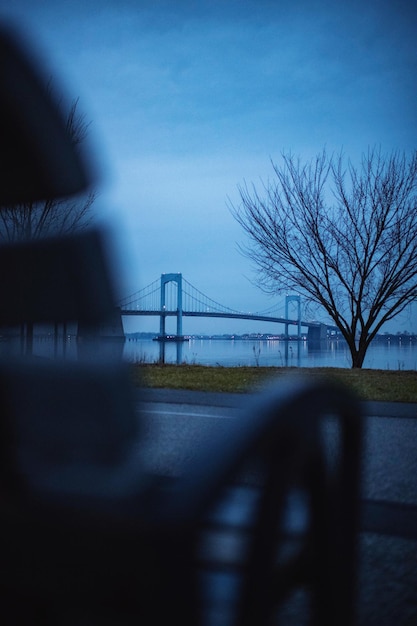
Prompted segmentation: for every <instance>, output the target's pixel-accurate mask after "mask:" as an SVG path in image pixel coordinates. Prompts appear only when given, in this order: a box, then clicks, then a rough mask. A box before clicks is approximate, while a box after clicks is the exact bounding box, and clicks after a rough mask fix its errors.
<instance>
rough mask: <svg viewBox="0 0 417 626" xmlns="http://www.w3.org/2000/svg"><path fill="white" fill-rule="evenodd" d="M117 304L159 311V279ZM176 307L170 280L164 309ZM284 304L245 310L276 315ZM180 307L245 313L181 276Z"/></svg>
mask: <svg viewBox="0 0 417 626" xmlns="http://www.w3.org/2000/svg"><path fill="white" fill-rule="evenodd" d="M119 306H120V308H121V309H123V310H136V311H159V310H160V308H161V280H160V279H156V280H154V281H153V282H152V283H150V284H149V285H147V286H146V287H144V288H143V289H140V290H138V291H136V292H134V293H132V294H131V295H129V296H126V297H125V298H123V299H122V300H120V302H119ZM177 307H178V289H177V285H176V284H174V283H172V282H170V283H167V285H166V298H165V309H166V311H175V310H176V309H177ZM283 308H284V306H283V305H281V306H278V305H277V304H274V305H273V306H271V307H269V308H267V309H264V310H262V311H256V312H253V311H252V312H247V313H248V315H271V316H276V317H282V316H283ZM182 309H183V311H188V312H194V313H210V312H211V313H213V312H216V313H226V314H232V315H233V314H237V315H240V314H242V313H246V312H244V311H238V310H237V309H232V308H231V307H228V306H225V305H224V304H221V303H220V302H217V300H214V299H213V298H210V297H209V296H207V295H206V294H204V293H203V292H202V291H200V289H197V287H195V286H194V285H192V284H191V283H190V282H189V281H188V280H186V279H185V278H182Z"/></svg>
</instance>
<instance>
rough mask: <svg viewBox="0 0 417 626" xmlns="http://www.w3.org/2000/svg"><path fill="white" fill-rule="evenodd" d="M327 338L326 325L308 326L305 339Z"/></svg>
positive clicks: (317, 339)
mask: <svg viewBox="0 0 417 626" xmlns="http://www.w3.org/2000/svg"><path fill="white" fill-rule="evenodd" d="M324 339H327V325H326V324H317V326H309V329H308V333H307V340H308V341H309V342H314V341H316V342H317V341H323V340H324Z"/></svg>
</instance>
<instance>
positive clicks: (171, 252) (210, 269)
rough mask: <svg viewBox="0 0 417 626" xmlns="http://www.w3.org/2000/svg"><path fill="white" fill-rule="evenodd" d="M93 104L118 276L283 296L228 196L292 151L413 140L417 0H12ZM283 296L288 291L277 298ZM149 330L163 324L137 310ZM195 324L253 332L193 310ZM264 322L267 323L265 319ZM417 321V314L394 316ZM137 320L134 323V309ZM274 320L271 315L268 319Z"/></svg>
mask: <svg viewBox="0 0 417 626" xmlns="http://www.w3.org/2000/svg"><path fill="white" fill-rule="evenodd" d="M0 8H1V12H0V15H2V16H3V17H7V18H14V20H15V21H17V23H18V24H19V25H20V26H21V28H24V32H26V33H27V34H28V37H29V40H30V41H31V42H32V43H33V42H38V43H39V45H40V52H39V54H41V55H42V56H43V58H44V59H46V61H47V65H48V68H49V69H48V71H50V72H51V74H52V75H55V74H57V75H59V79H60V80H61V81H63V83H64V85H65V86H66V87H67V91H68V92H69V93H70V95H74V96H78V97H79V98H80V106H81V108H82V109H83V110H84V111H85V113H86V116H87V118H88V119H91V121H92V124H91V127H90V131H91V132H90V136H91V140H92V143H93V145H94V150H95V153H96V156H97V159H98V162H99V165H100V169H101V172H102V180H101V183H100V185H99V192H100V198H99V200H98V201H97V203H96V211H97V212H98V213H100V215H102V216H104V217H105V219H106V220H107V221H108V222H109V224H110V225H111V229H112V232H113V235H114V238H115V241H116V243H117V254H118V257H119V259H120V260H121V262H120V265H121V269H120V286H121V289H122V291H123V292H125V293H129V291H135V290H137V289H139V288H141V287H144V286H145V285H147V284H148V283H150V282H152V281H153V280H155V279H156V278H158V277H159V276H160V274H161V273H162V272H182V273H183V275H184V277H185V278H186V279H187V280H188V281H190V282H191V283H192V284H193V285H195V286H196V287H198V288H199V289H201V291H203V292H204V293H206V294H207V295H209V296H211V297H212V298H213V299H215V300H218V301H219V302H222V303H224V304H226V305H227V306H229V307H231V308H234V309H238V310H244V311H250V310H251V311H257V310H262V309H265V308H266V307H268V306H270V305H272V303H273V301H272V300H271V298H270V297H269V296H266V295H265V294H263V293H262V292H261V291H260V290H259V289H257V288H256V286H255V285H254V284H253V283H252V282H251V281H252V280H253V279H254V277H255V274H254V272H253V270H252V267H251V264H250V262H249V261H248V260H247V259H246V258H244V257H242V255H241V254H240V253H239V252H238V250H237V245H236V244H237V242H239V241H242V238H243V234H242V232H241V230H240V228H239V226H238V225H237V223H236V222H235V221H234V219H233V217H232V216H231V214H230V212H229V210H228V208H227V202H228V198H229V199H230V200H231V201H232V202H237V201H238V194H237V185H238V184H240V183H242V182H243V181H244V180H246V181H254V182H258V181H259V180H260V179H266V178H267V177H268V176H270V175H271V173H272V170H271V166H270V159H273V160H274V161H279V160H280V156H281V153H282V152H283V151H285V152H287V151H291V152H293V153H294V154H296V155H300V157H302V158H305V159H309V158H311V157H313V156H314V155H315V154H316V153H318V152H319V151H321V149H322V148H323V146H326V147H327V149H328V150H329V151H333V150H336V151H339V150H340V149H341V148H343V150H344V152H345V153H346V154H347V155H348V156H350V157H351V158H352V159H353V160H355V159H357V158H358V157H359V156H360V154H361V152H363V151H366V150H367V149H368V146H373V145H378V146H381V147H382V149H383V150H385V151H391V150H392V149H400V150H406V151H409V150H413V149H415V148H416V131H417V106H416V101H417V98H416V96H417V82H416V81H417V51H416V32H417V4H416V3H414V2H409V1H407V0H392V1H384V0H380V1H379V0H373V1H368V2H367V1H366V0H362V1H356V0H353V1H350V2H347V1H344V2H337V1H336V0H333V1H328V2H326V1H320V0H317V1H315V0H301V1H297V0H289V1H286V0H285V1H279V0H277V1H272V0H269V1H268V0H246V1H237V0H223V1H221V0H217V1H215V0H214V1H209V0H206V1H205V0H202V1H200V2H198V1H191V0H188V1H187V0H172V1H171V2H170V1H168V0H165V1H163V0H161V1H158V0H149V1H141V0H107V1H106V0H103V1H99V0H81V1H80V0H68V1H64V0H15V1H14V0H7V1H6V0H0ZM277 300H278V301H281V302H282V304H283V297H279V298H278V299H277ZM134 326H135V329H138V330H148V329H151V330H157V320H156V319H153V320H145V319H143V318H139V319H138V321H137V322H135V324H134ZM184 326H185V327H184V331H185V332H194V331H197V330H201V331H204V330H209V331H210V332H228V331H229V330H231V331H233V330H236V331H237V332H242V331H244V330H247V331H249V332H251V331H255V330H258V328H259V326H256V324H255V325H253V324H252V323H249V322H242V323H237V322H230V321H229V322H226V321H224V322H221V321H219V320H214V321H204V320H197V321H195V320H194V321H191V320H188V321H186V322H185V323H184ZM255 326H256V327H255ZM389 328H390V329H393V330H397V329H399V328H403V329H408V330H414V331H415V332H416V331H417V322H416V320H415V316H413V315H411V314H408V315H405V316H402V318H401V320H398V323H397V321H396V322H395V323H394V324H393V325H391V326H390V327H389ZM129 330H132V320H130V325H129ZM261 330H264V327H262V328H261Z"/></svg>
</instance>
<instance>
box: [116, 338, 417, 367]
mask: <svg viewBox="0 0 417 626" xmlns="http://www.w3.org/2000/svg"><path fill="white" fill-rule="evenodd" d="M162 349H164V350H165V355H164V360H165V362H166V363H189V364H193V363H196V364H201V365H222V366H245V365H246V366H247V365H249V366H254V365H255V366H256V365H259V366H275V367H283V366H293V367H351V359H350V353H349V349H348V347H347V345H346V343H345V342H344V341H342V340H328V341H323V342H320V343H319V344H318V345H317V344H316V345H315V346H312V345H311V344H309V342H307V341H283V340H281V341H278V340H257V339H254V340H252V339H244V340H243V339H237V340H229V339H228V340H222V339H190V341H185V342H182V343H179V344H177V343H165V344H162V345H161V344H160V343H159V342H156V341H152V340H150V339H149V340H148V339H138V340H135V339H129V338H128V339H127V340H126V342H125V346H124V351H123V354H124V357H125V359H127V360H128V361H137V362H151V363H152V362H156V361H158V360H159V358H160V350H162ZM364 367H366V368H370V369H384V370H417V344H416V343H412V342H411V341H410V340H409V339H406V340H404V339H403V340H402V341H398V340H396V339H395V340H391V341H388V340H385V339H384V340H381V341H377V342H374V343H372V344H371V346H370V348H369V349H368V352H367V355H366V358H365V363H364Z"/></svg>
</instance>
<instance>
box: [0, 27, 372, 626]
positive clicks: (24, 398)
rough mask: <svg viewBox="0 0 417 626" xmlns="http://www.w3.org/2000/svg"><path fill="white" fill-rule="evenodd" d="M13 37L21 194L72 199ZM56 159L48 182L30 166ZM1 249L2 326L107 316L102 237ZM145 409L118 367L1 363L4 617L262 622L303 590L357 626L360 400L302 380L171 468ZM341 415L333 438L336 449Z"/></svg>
mask: <svg viewBox="0 0 417 626" xmlns="http://www.w3.org/2000/svg"><path fill="white" fill-rule="evenodd" d="M1 47H2V54H3V60H4V67H5V68H7V67H17V68H18V70H19V68H21V67H23V68H24V71H20V70H19V71H16V74H15V75H14V77H15V78H14V79H13V80H15V81H17V83H18V85H14V83H13V81H12V85H13V89H12V92H13V93H14V94H16V93H25V94H27V98H28V100H27V101H26V104H25V106H24V107H23V108H21V109H20V113H19V114H16V115H15V116H14V117H13V116H12V117H10V118H9V123H10V124H11V127H10V129H9V131H8V137H9V138H10V137H14V136H18V137H20V138H21V139H20V141H21V142H22V145H23V144H25V145H29V148H30V149H28V150H29V151H28V152H27V153H26V152H25V159H24V160H25V164H26V166H27V167H28V168H29V171H28V172H27V174H25V176H27V177H26V178H25V180H24V181H23V182H22V193H24V194H25V193H28V192H29V191H30V192H33V193H34V192H35V190H37V191H39V194H40V195H41V194H43V193H44V192H45V190H48V193H50V191H51V190H52V189H56V193H59V194H61V193H64V187H65V188H66V189H67V191H68V189H69V188H70V186H71V185H69V186H66V185H64V184H62V182H63V179H62V178H61V179H60V182H59V184H57V186H56V187H55V182H56V180H55V176H56V175H57V176H58V179H59V173H60V172H59V171H58V172H57V169H56V168H55V165H56V164H53V163H52V162H51V161H50V155H51V154H55V153H56V154H58V153H59V156H57V162H56V163H58V162H59V163H61V165H65V163H67V164H68V167H69V169H70V170H71V168H72V164H74V161H73V160H72V157H71V155H68V153H67V148H68V146H67V144H66V141H65V138H63V137H62V136H61V138H62V141H63V145H62V154H61V144H62V142H61V140H60V139H59V137H60V135H59V132H58V134H55V135H54V146H53V150H52V152H50V153H48V145H46V146H44V145H43V141H44V137H43V136H42V135H48V129H50V128H51V127H50V120H49V119H48V117H49V116H48V105H47V104H46V103H44V102H42V98H43V96H45V97H46V95H47V94H45V92H44V91H42V90H40V91H39V90H38V89H37V87H36V88H33V85H36V86H37V82H36V81H35V79H34V78H33V77H32V75H31V72H30V68H29V66H28V65H26V62H25V61H24V59H22V58H21V56H20V52H17V53H16V49H15V46H14V45H13V44H12V43H11V42H10V39H9V38H8V37H6V39H5V40H4V37H3V43H2V44H1ZM16 54H17V56H16ZM16 59H17V60H16ZM1 71H2V72H3V74H2V76H1V77H0V101H1V102H2V104H1V106H2V107H4V108H5V109H7V107H9V109H10V96H9V94H8V93H5V91H6V92H8V90H9V87H10V80H12V79H11V76H12V75H10V74H8V73H7V71H5V70H4V68H3V66H2V70H1ZM34 81H35V82H34ZM19 83H21V84H19ZM31 98H33V100H31ZM38 98H40V100H41V102H40V103H38ZM3 101H5V102H6V104H4V103H3ZM37 111H39V118H38V119H35V118H36V115H37V113H36V112H37ZM9 112H10V111H9ZM26 115H27V116H28V118H29V119H28V120H26ZM51 115H52V118H53V116H54V113H53V112H52V111H51ZM13 124H14V125H16V127H13ZM32 127H34V128H36V129H37V130H36V132H35V131H34V132H33V133H32V131H31V128H32ZM39 129H43V132H42V133H41V132H39ZM26 140H28V143H27V144H26ZM12 143H13V142H12ZM3 145H4V144H3ZM3 145H1V146H0V150H2V149H3ZM45 153H47V157H45V159H44V160H43V162H42V166H41V167H40V170H42V171H40V174H42V176H43V178H39V179H38V173H39V172H37V173H36V175H35V174H34V173H33V172H31V171H30V168H31V159H32V157H33V155H37V154H45ZM48 154H49V156H48ZM14 156H15V157H16V158H17V156H19V155H16V154H14ZM61 157H62V158H61ZM1 159H2V161H1V162H2V163H4V167H3V174H2V175H3V176H4V172H5V171H6V169H7V167H9V168H10V172H11V174H10V176H11V178H10V181H11V182H12V184H11V186H9V187H7V184H6V182H7V181H5V186H4V190H5V191H4V194H3V196H1V197H0V204H1V202H2V201H7V202H10V199H11V198H12V197H14V198H15V199H16V200H17V201H21V200H22V199H23V197H21V196H19V184H18V182H19V181H18V179H16V180H14V178H13V176H14V174H13V171H14V169H13V168H14V167H15V165H14V164H13V162H12V164H10V163H9V162H8V160H7V158H6V155H5V154H4V153H2V155H1ZM48 159H49V160H48ZM52 160H54V159H53V158H52ZM33 165H34V168H35V170H36V169H37V166H38V164H33ZM49 166H50V168H51V169H50V171H49V173H48V167H49ZM58 170H60V168H58ZM12 174H13V175H12ZM49 177H50V179H49ZM75 178H76V176H75ZM81 178H82V176H81ZM2 181H3V179H2ZM40 181H41V183H40V184H39V186H37V183H38V182H40ZM15 183H16V184H15ZM76 186H77V185H75V187H76ZM35 188H36V189H35ZM58 188H59V189H58ZM1 193H3V183H2V185H1V186H0V194H1ZM1 255H2V256H1V258H0V261H1V262H2V264H3V265H5V264H7V267H3V268H2V270H1V272H2V274H1V280H2V281H3V282H4V288H5V290H6V292H7V293H5V294H4V295H5V297H4V298H3V301H2V303H1V306H0V322H3V323H6V322H7V323H9V324H18V323H20V322H22V321H24V322H25V323H28V324H31V323H34V322H42V321H51V320H59V321H61V322H65V320H66V319H68V321H70V320H71V321H72V320H73V318H74V317H76V319H77V320H78V321H82V322H85V323H91V324H97V323H99V321H100V319H103V320H105V319H107V316H108V314H109V310H111V309H112V307H113V306H114V301H113V296H112V290H111V287H109V280H108V275H109V272H108V267H107V258H106V254H105V250H104V248H103V245H102V244H101V239H100V236H99V234H97V233H85V234H82V235H74V236H73V237H71V238H69V239H59V240H58V239H51V240H43V241H38V242H27V243H25V244H22V245H17V246H15V247H13V248H4V249H3V250H2V251H1ZM39 276H40V277H41V278H39ZM137 408H138V407H137V406H135V405H134V402H133V398H132V395H131V388H130V384H129V372H128V369H127V366H125V365H124V364H122V363H120V362H115V361H112V360H106V359H101V360H100V361H99V362H98V361H97V360H96V361H88V362H83V361H80V362H67V361H64V360H62V361H52V360H51V361H49V360H46V359H42V360H41V359H17V360H10V359H9V360H5V359H1V360H0V416H1V417H0V431H1V432H0V450H1V455H0V490H1V491H0V494H1V495H0V524H1V533H0V554H1V565H0V615H1V618H2V623H6V624H15V623H16V624H17V623H18V624H22V625H27V626H33V625H39V626H41V625H42V626H45V625H48V624H51V625H52V624H53V625H54V626H59V625H62V626H80V625H81V624H88V625H89V626H96V625H97V626H105V625H106V626H108V625H110V624H111V625H113V626H123V625H130V624H135V625H136V624H140V623H146V624H154V625H155V626H159V625H160V624H162V623H165V620H166V619H167V618H168V619H170V620H172V621H175V622H176V623H177V622H178V623H180V624H181V625H182V626H196V625H206V626H210V625H213V626H221V625H223V624H224V625H225V626H226V625H230V626H255V625H256V626H267V625H269V624H270V623H271V619H272V616H273V615H274V614H275V610H276V608H277V607H279V606H280V604H281V603H282V602H283V601H284V600H285V598H286V596H287V595H288V594H289V593H290V592H291V591H292V590H293V589H298V588H299V587H300V586H301V587H304V586H305V587H306V588H307V589H308V590H309V592H310V595H311V606H310V608H309V614H310V616H311V623H312V624H314V625H316V626H334V624H338V626H349V625H351V624H352V622H353V613H354V608H355V572H356V533H357V522H358V501H359V500H358V495H359V494H358V491H359V458H360V440H361V419H360V412H359V405H358V402H357V401H356V399H354V398H352V397H351V395H350V394H349V393H348V392H347V391H346V390H345V389H342V388H339V387H338V386H335V385H333V384H332V385H330V384H328V383H325V382H323V383H319V382H316V383H311V382H309V381H306V380H301V379H300V380H291V379H289V380H287V381H286V382H285V383H284V384H282V383H281V384H280V385H276V386H275V388H273V389H271V390H270V391H269V392H267V391H265V392H264V393H262V394H259V395H257V396H254V397H253V399H252V400H251V401H250V402H249V403H248V405H247V407H246V410H245V412H244V414H243V415H242V417H241V418H239V420H236V421H235V420H230V421H229V426H230V428H229V432H228V436H227V437H224V436H221V435H220V432H219V434H218V435H217V437H212V438H210V441H207V442H206V446H205V448H204V451H202V452H201V454H200V456H199V458H198V459H197V460H196V461H193V462H192V463H191V464H190V466H189V467H185V468H184V470H183V473H182V474H181V475H180V476H178V477H176V478H170V479H167V478H164V477H160V476H154V475H151V473H150V472H148V471H147V469H146V467H144V466H143V464H142V463H141V459H142V458H143V457H142V455H141V450H142V449H143V448H141V439H140V414H139V415H138V414H137ZM329 416H332V420H333V427H334V428H335V429H336V431H337V432H336V436H335V437H334V446H333V448H332V449H331V454H329V450H328V446H327V445H326V435H327V431H326V428H327V427H328V426H329V424H328V420H329ZM294 501H295V502H298V505H294ZM289 513H290V514H291V516H290V518H289V517H288V514H289Z"/></svg>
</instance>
